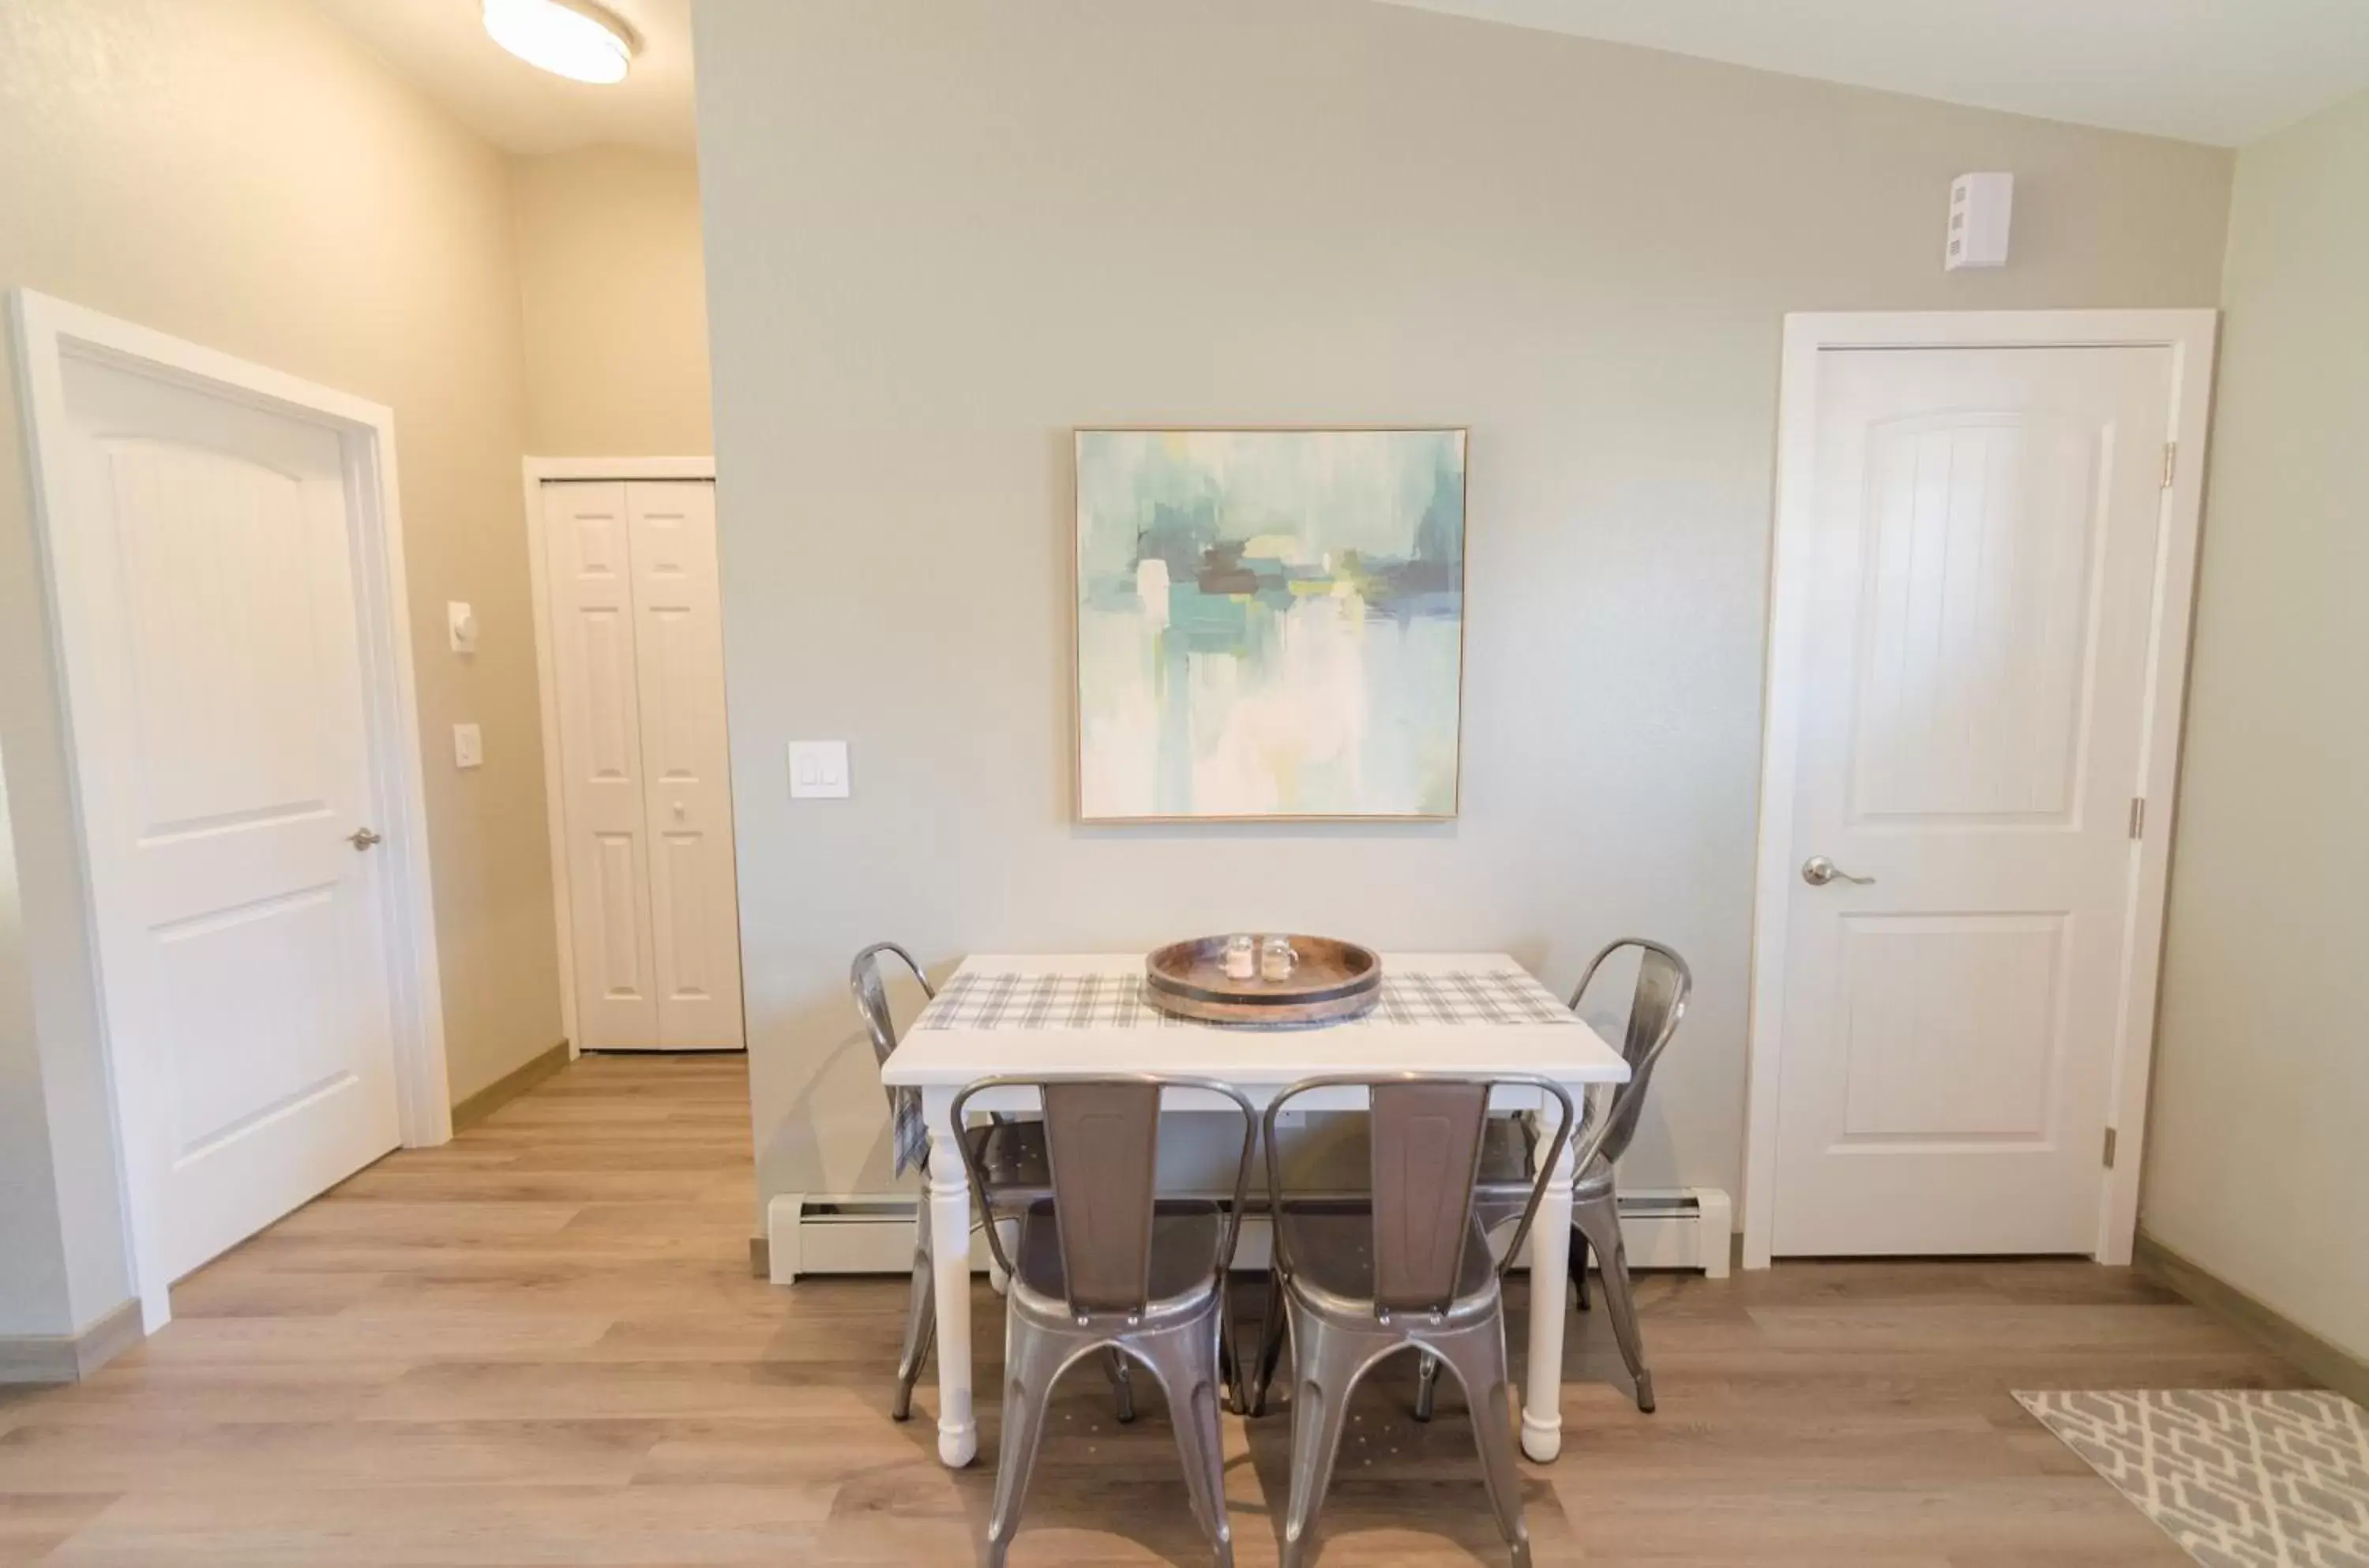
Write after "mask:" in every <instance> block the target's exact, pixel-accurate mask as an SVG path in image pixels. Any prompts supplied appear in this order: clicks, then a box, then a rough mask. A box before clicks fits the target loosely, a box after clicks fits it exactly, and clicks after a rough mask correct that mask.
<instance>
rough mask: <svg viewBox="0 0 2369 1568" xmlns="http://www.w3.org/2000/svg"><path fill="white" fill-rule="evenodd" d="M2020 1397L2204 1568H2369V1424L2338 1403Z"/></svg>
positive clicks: (2176, 1395) (2204, 1394)
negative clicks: (2203, 1565) (2204, 1566)
mask: <svg viewBox="0 0 2369 1568" xmlns="http://www.w3.org/2000/svg"><path fill="white" fill-rule="evenodd" d="M2015 1397H2016V1398H2017V1399H2019V1400H2020V1401H2022V1402H2023V1407H2024V1409H2026V1410H2028V1411H2030V1412H2031V1413H2032V1414H2034V1415H2036V1416H2038V1417H2039V1418H2040V1420H2041V1423H2042V1424H2043V1425H2045V1426H2046V1427H2047V1428H2048V1429H2049V1430H2050V1431H2051V1432H2054V1434H2055V1435H2056V1436H2058V1437H2059V1438H2060V1439H2062V1440H2063V1441H2064V1443H2065V1446H2066V1448H2071V1449H2072V1450H2073V1451H2074V1452H2075V1453H2077V1454H2078V1455H2080V1456H2081V1457H2082V1458H2083V1459H2087V1460H2089V1465H2090V1468H2091V1469H2093V1470H2095V1471H2097V1472H2098V1473H2099V1474H2100V1475H2102V1476H2104V1477H2105V1478H2106V1479H2107V1480H2108V1481H2111V1482H2113V1483H2114V1486H2115V1487H2116V1489H2117V1490H2119V1491H2120V1492H2121V1493H2122V1494H2123V1496H2125V1497H2127V1498H2129V1499H2130V1500H2131V1501H2132V1502H2133V1503H2135V1504H2136V1505H2138V1507H2139V1511H2140V1512H2142V1513H2144V1514H2146V1516H2147V1517H2148V1518H2151V1519H2153V1520H2154V1521H2155V1522H2156V1523H2157V1524H2158V1525H2161V1526H2162V1527H2163V1528H2164V1529H2165V1531H2166V1532H2168V1533H2169V1535H2170V1537H2171V1539H2174V1540H2176V1541H2178V1542H2179V1543H2180V1545H2181V1546H2182V1547H2183V1548H2185V1549H2186V1550H2187V1552H2188V1554H2189V1555H2190V1556H2191V1557H2193V1558H2195V1559H2196V1561H2198V1562H2202V1563H2204V1564H2205V1565H2206V1568H2369V1413H2363V1410H2362V1408H2361V1407H2360V1406H2359V1405H2357V1404H2354V1403H2353V1402H2352V1401H2351V1400H2348V1399H2346V1398H2344V1397H2343V1396H2342V1395H2341V1394H2331V1393H2309V1392H2301V1391H2274V1392H2258V1391H2250V1390H2235V1389H2232V1390H2198V1389H2175V1390H2164V1391H2140V1392H2100V1393H2090V1392H2047V1393H2018V1394H2017V1395H2016V1396H2015Z"/></svg>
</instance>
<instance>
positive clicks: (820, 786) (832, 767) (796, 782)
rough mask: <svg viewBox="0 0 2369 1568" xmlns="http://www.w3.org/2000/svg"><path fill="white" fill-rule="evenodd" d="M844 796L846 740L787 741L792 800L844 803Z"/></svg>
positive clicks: (845, 793)
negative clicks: (788, 743)
mask: <svg viewBox="0 0 2369 1568" xmlns="http://www.w3.org/2000/svg"><path fill="white" fill-rule="evenodd" d="M847 793H848V788H847V742H846V741H844V740H793V741H791V742H790V798H791V799H792V800H845V799H846V798H847Z"/></svg>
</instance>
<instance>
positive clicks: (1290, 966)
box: [1259, 936, 1299, 980]
mask: <svg viewBox="0 0 2369 1568" xmlns="http://www.w3.org/2000/svg"><path fill="white" fill-rule="evenodd" d="M1298 967H1299V954H1298V953H1295V952H1293V951H1292V947H1291V938H1289V937H1287V936H1270V937H1268V938H1267V939H1266V942H1265V945H1263V946H1262V947H1261V948H1260V949H1259V978H1260V979H1267V980H1287V979H1291V971H1292V970H1294V969H1296V968H1298Z"/></svg>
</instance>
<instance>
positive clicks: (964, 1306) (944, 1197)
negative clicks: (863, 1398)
mask: <svg viewBox="0 0 2369 1568" xmlns="http://www.w3.org/2000/svg"><path fill="white" fill-rule="evenodd" d="M929 1113H930V1196H929V1204H930V1242H931V1247H930V1261H931V1266H932V1268H933V1270H934V1272H935V1273H936V1275H937V1294H938V1459H939V1461H940V1462H941V1463H943V1464H944V1465H946V1466H947V1467H948V1468H950V1469H954V1470H960V1469H961V1468H962V1467H963V1466H965V1465H967V1464H968V1463H970V1461H971V1460H972V1459H975V1458H977V1457H978V1421H977V1420H976V1419H975V1418H974V1417H973V1416H972V1414H971V1404H970V1173H969V1171H968V1170H967V1169H966V1168H965V1167H964V1165H963V1157H962V1150H961V1149H960V1148H959V1147H957V1146H956V1143H955V1140H954V1131H953V1128H952V1127H950V1126H948V1125H946V1107H945V1106H944V1105H942V1104H933V1105H931V1106H930V1107H929ZM1564 1207H1566V1208H1567V1207H1570V1206H1569V1203H1568V1202H1567V1201H1566V1203H1565V1205H1564Z"/></svg>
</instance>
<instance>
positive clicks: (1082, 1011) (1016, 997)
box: [896, 969, 1579, 1173]
mask: <svg viewBox="0 0 2369 1568" xmlns="http://www.w3.org/2000/svg"><path fill="white" fill-rule="evenodd" d="M1578 1023H1579V1020H1577V1019H1576V1018H1574V1017H1573V1016H1572V1015H1571V1013H1570V1011H1569V1010H1568V1009H1566V1008H1565V1007H1564V1006H1563V1004H1562V1002H1561V1001H1557V1000H1556V998H1555V995H1554V993H1553V992H1552V991H1550V990H1547V988H1546V987H1544V986H1542V985H1540V984H1539V982H1538V980H1537V979H1534V978H1533V977H1532V976H1530V975H1528V973H1525V972H1523V971H1521V970H1518V969H1467V970H1451V971H1448V972H1447V973H1444V974H1410V975H1401V974H1390V973H1385V974H1384V975H1383V976H1382V995H1381V1000H1380V1001H1379V1002H1377V1003H1376V1004H1375V1006H1374V1010H1373V1011H1372V1012H1371V1013H1367V1014H1366V1015H1365V1016H1364V1017H1362V1018H1353V1019H1350V1020H1347V1021H1346V1022H1345V1023H1340V1024H1329V1025H1322V1026H1323V1027H1330V1028H1336V1029H1371V1028H1376V1027H1390V1026H1395V1025H1399V1024H1454V1025H1457V1026H1459V1027H1492V1026H1495V1025H1499V1024H1572V1025H1574V1027H1575V1026H1577V1024H1578ZM1261 1027H1264V1025H1260V1024H1204V1023H1200V1022H1198V1021H1197V1020H1195V1019H1189V1018H1177V1017H1173V1016H1171V1015H1170V1014H1168V1013H1162V1012H1161V1011H1160V1009H1158V1008H1156V1007H1154V1006H1153V1005H1152V1004H1151V1003H1150V1002H1149V1001H1145V1000H1144V995H1143V977H1142V976H1141V975H1139V974H1133V973H1127V972H1123V971H1119V970H1106V971H1104V972H1102V973H1098V974H1084V975H1077V974H1070V975H1061V974H1036V975H1023V974H1010V973H998V974H988V973H980V972H978V971H971V970H966V971H965V972H964V973H962V974H959V975H956V977H955V978H954V979H952V980H951V981H949V982H947V985H946V989H945V990H942V991H940V992H939V993H938V994H937V998H936V1000H934V1001H932V1002H931V1003H930V1004H929V1005H928V1006H927V1007H925V1008H923V1009H922V1010H921V1016H920V1017H919V1018H917V1019H915V1020H914V1021H913V1031H914V1032H916V1033H918V1032H920V1031H921V1030H923V1029H978V1030H996V1029H1229V1030H1242V1029H1252V1030H1255V1029H1258V1028H1261ZM896 1144H897V1169H898V1172H899V1173H902V1172H903V1171H904V1170H905V1169H906V1168H907V1167H908V1166H910V1165H915V1164H918V1163H920V1162H921V1155H922V1153H923V1152H924V1151H925V1150H927V1148H928V1146H929V1132H928V1129H927V1128H926V1127H924V1126H923V1124H922V1120H921V1095H920V1094H918V1093H914V1092H912V1091H910V1090H906V1091H903V1092H901V1093H899V1094H898V1097H897V1137H896Z"/></svg>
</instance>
